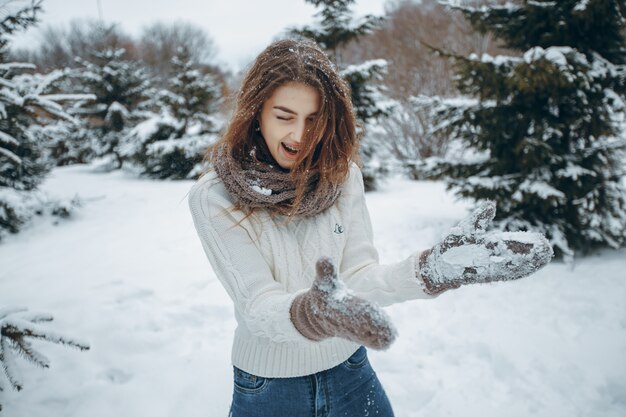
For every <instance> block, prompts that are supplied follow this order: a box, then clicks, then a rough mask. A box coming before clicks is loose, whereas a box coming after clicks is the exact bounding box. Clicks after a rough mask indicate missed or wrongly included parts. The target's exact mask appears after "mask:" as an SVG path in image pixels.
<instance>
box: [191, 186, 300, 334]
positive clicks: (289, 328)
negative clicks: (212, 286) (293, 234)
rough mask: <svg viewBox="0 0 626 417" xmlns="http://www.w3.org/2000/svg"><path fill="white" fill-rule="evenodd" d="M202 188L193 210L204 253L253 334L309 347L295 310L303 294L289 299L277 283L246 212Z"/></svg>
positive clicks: (194, 193) (196, 193) (193, 200)
mask: <svg viewBox="0 0 626 417" xmlns="http://www.w3.org/2000/svg"><path fill="white" fill-rule="evenodd" d="M211 186H215V185H212V184H211V183H210V182H206V181H204V182H199V183H197V184H196V185H195V186H194V187H192V189H191V191H190V194H189V200H188V202H189V208H190V210H191V215H192V217H193V221H194V225H195V228H196V231H197V233H198V236H199V238H200V241H201V242H202V247H203V248H204V252H205V253H206V255H207V258H208V259H209V262H210V263H211V266H212V267H213V270H214V272H215V274H216V275H217V278H218V279H219V280H220V282H221V283H222V285H223V286H224V288H225V289H226V291H227V293H228V295H229V296H230V298H231V299H232V300H233V302H234V305H235V309H236V310H237V311H238V312H239V314H240V316H241V317H243V318H244V320H245V324H246V326H247V327H248V329H249V330H250V332H251V333H252V334H254V335H256V336H259V337H266V338H268V339H270V340H272V341H274V342H290V341H297V342H301V341H306V340H307V339H305V338H304V337H303V336H302V335H301V334H300V333H299V332H298V331H297V330H296V328H295V327H294V326H293V324H292V322H291V320H290V316H289V308H290V306H291V303H292V302H293V299H294V298H295V297H296V296H297V295H298V294H299V293H300V292H296V293H287V292H286V291H285V290H284V289H283V287H282V286H281V285H280V284H279V283H277V282H276V281H275V280H274V277H273V274H272V272H271V270H270V267H269V265H268V264H267V262H266V261H265V259H264V258H263V256H262V254H261V252H260V251H259V250H258V248H257V247H256V245H255V244H254V241H253V238H252V237H251V236H250V234H249V233H248V231H247V230H246V229H245V228H244V227H243V226H242V225H241V224H238V223H239V221H240V220H241V219H242V218H243V213H241V211H238V210H236V211H233V210H228V209H229V207H230V201H229V200H227V199H225V198H224V197H222V196H221V195H219V193H215V192H210V187H211Z"/></svg>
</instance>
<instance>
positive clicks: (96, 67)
mask: <svg viewBox="0 0 626 417" xmlns="http://www.w3.org/2000/svg"><path fill="white" fill-rule="evenodd" d="M125 55H126V50H125V49H124V48H106V49H104V50H102V51H98V52H95V53H94V54H93V55H92V56H91V57H90V58H88V59H85V58H77V59H76V60H77V62H78V64H79V67H78V68H77V75H76V77H77V79H78V80H79V83H80V91H81V92H85V93H92V94H95V96H96V100H95V102H93V103H92V104H91V105H89V106H83V108H82V109H81V110H80V113H81V114H82V115H83V116H84V117H87V118H88V120H89V126H90V129H91V130H92V132H93V135H90V136H91V137H90V139H91V140H92V141H93V142H94V145H93V146H94V147H95V152H96V155H97V156H99V157H103V158H111V161H110V164H109V166H108V167H109V168H110V169H115V168H120V167H121V166H122V163H123V158H122V156H121V155H120V153H119V149H118V147H119V144H120V140H121V138H122V137H123V136H124V135H125V133H126V132H125V130H127V129H129V128H131V127H132V125H133V124H134V123H136V122H137V121H139V120H143V118H144V117H145V116H144V114H143V110H142V106H141V105H142V103H143V102H145V101H147V100H148V98H149V95H148V91H149V89H150V86H151V79H150V76H149V75H148V72H147V71H146V70H145V68H143V66H142V65H141V64H140V63H138V62H135V61H130V60H127V59H125ZM78 133H79V134H80V135H83V134H84V133H85V132H84V131H79V132H78Z"/></svg>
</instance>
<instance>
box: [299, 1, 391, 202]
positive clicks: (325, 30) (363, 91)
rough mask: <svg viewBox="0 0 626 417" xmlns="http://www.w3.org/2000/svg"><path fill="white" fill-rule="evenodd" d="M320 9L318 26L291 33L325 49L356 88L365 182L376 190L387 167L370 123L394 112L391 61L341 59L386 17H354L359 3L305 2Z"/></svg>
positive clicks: (356, 107) (354, 102) (354, 94)
mask: <svg viewBox="0 0 626 417" xmlns="http://www.w3.org/2000/svg"><path fill="white" fill-rule="evenodd" d="M305 1H306V2H307V3H310V4H312V5H314V6H316V7H319V8H320V10H319V11H318V12H317V13H316V14H315V17H316V18H317V22H316V24H315V26H306V27H304V28H302V29H291V30H290V33H291V34H292V35H296V36H303V37H306V38H309V39H312V40H314V41H315V42H317V43H318V44H319V45H320V46H321V47H322V48H324V49H325V50H326V51H327V52H328V54H329V56H330V57H331V59H332V60H333V61H334V63H335V64H336V65H337V67H338V68H339V69H340V72H341V75H342V76H343V78H344V79H345V80H346V81H347V82H348V84H349V85H350V88H351V89H352V103H353V105H354V109H355V112H356V116H357V119H358V120H359V122H360V129H359V130H360V131H359V132H358V133H359V135H360V136H361V138H362V140H361V149H360V150H361V158H362V159H363V165H364V167H363V180H364V183H365V188H366V190H372V189H374V188H376V178H377V177H378V176H379V175H380V174H381V173H382V171H383V168H382V167H381V166H380V164H379V163H378V162H377V160H376V148H377V146H376V144H375V143H370V141H368V137H367V135H366V133H367V127H368V124H369V123H370V122H371V121H373V120H375V119H376V118H379V117H384V116H386V115H387V114H388V113H389V111H390V110H391V108H390V106H389V103H391V101H390V100H388V99H386V98H385V94H384V90H383V88H382V86H381V85H380V84H375V83H374V81H380V80H381V79H382V76H383V75H384V74H385V72H386V69H387V62H386V61H385V60H383V59H376V60H370V61H366V62H363V63H361V64H358V65H344V63H343V62H342V59H341V47H342V46H345V45H346V44H348V43H349V42H352V41H355V40H357V39H358V38H359V37H361V36H364V35H367V34H369V33H371V32H372V31H373V30H374V29H375V28H377V27H378V26H379V25H380V24H381V23H382V21H383V20H384V18H382V17H376V16H372V15H366V16H364V17H362V18H361V19H360V20H359V21H354V19H353V17H352V14H353V12H352V10H351V9H350V8H351V5H352V4H353V3H354V2H355V0H305Z"/></svg>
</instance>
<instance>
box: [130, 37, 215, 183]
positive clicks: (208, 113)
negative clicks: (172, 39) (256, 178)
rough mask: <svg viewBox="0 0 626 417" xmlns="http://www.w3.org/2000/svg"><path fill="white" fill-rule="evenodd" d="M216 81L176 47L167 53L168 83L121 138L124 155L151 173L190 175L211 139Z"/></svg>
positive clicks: (193, 174)
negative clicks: (169, 63) (151, 110)
mask: <svg viewBox="0 0 626 417" xmlns="http://www.w3.org/2000/svg"><path fill="white" fill-rule="evenodd" d="M220 96H221V91H220V86H219V84H218V82H217V81H216V79H215V77H214V76H213V75H211V74H207V73H204V72H203V71H202V70H201V68H200V67H199V66H198V65H197V64H196V63H194V62H193V59H192V58H191V56H190V53H189V50H188V49H186V48H184V47H180V48H179V49H178V50H177V53H176V55H175V56H174V58H173V59H172V77H171V78H170V80H169V82H168V88H167V89H164V90H161V91H160V92H159V93H158V94H157V95H156V100H155V101H156V103H155V104H156V107H157V110H158V111H156V112H155V113H153V114H152V115H151V116H150V117H148V118H147V119H146V120H145V121H143V122H142V123H140V124H138V125H137V126H136V127H135V128H134V129H132V130H131V131H130V133H129V134H128V135H127V136H126V137H125V139H124V146H123V149H122V152H123V154H124V156H125V157H129V158H131V159H132V160H133V161H135V162H136V163H138V164H139V165H141V167H142V174H145V175H147V176H150V177H153V178H160V179H165V178H178V179H180V178H194V177H197V176H198V175H199V174H200V172H201V171H202V167H201V163H202V159H203V156H204V153H205V151H206V149H207V148H208V147H209V145H210V144H211V143H213V142H214V141H215V140H216V132H217V128H216V123H217V121H216V119H215V113H216V112H217V110H218V106H219V104H220V101H221V98H220Z"/></svg>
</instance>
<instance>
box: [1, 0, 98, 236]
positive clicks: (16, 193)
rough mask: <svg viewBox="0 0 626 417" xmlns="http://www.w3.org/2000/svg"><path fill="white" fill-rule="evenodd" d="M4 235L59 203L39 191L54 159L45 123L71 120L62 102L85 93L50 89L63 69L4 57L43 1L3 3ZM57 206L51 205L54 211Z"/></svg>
mask: <svg viewBox="0 0 626 417" xmlns="http://www.w3.org/2000/svg"><path fill="white" fill-rule="evenodd" d="M0 9H1V10H2V12H3V13H4V18H3V19H2V20H1V21H0V240H1V239H2V237H3V236H4V235H5V234H6V233H7V232H11V233H16V232H17V231H18V230H19V229H20V227H21V226H22V225H23V224H24V223H26V221H27V220H28V219H30V218H31V217H32V216H33V215H34V214H41V213H42V212H44V211H45V209H46V208H47V207H48V206H51V205H52V206H53V205H55V204H56V203H54V202H52V201H49V199H48V197H47V196H46V195H45V194H44V193H42V192H40V191H39V190H37V186H38V185H39V184H40V183H41V181H43V178H44V177H45V175H46V174H47V173H48V172H49V171H50V169H51V168H52V166H53V164H51V163H50V162H49V161H48V160H47V158H45V143H44V140H42V138H43V136H42V134H41V133H42V130H41V129H42V126H45V125H46V124H49V123H50V122H51V121H52V120H54V119H61V120H68V121H72V118H71V116H70V115H69V114H67V112H66V111H65V110H64V108H63V106H62V105H61V104H60V103H61V102H64V101H72V100H76V99H86V98H87V97H88V96H85V95H79V96H76V95H64V94H49V92H50V90H52V89H53V86H54V84H55V83H56V82H58V81H59V80H60V79H62V78H63V77H64V76H65V73H64V72H62V71H53V72H51V73H49V74H46V75H40V74H34V73H33V70H34V69H35V67H34V65H32V64H29V63H16V62H6V61H5V58H4V57H5V53H4V52H5V50H6V47H7V44H8V37H9V36H10V35H11V34H13V33H14V32H15V31H16V30H17V29H19V28H25V27H27V26H28V25H31V24H33V23H34V22H35V21H36V17H35V16H36V13H37V12H38V11H39V9H40V2H23V1H18V2H14V1H4V2H0ZM55 210H56V208H54V207H52V214H54V211H55Z"/></svg>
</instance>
